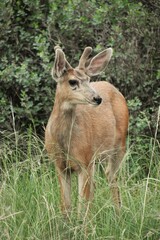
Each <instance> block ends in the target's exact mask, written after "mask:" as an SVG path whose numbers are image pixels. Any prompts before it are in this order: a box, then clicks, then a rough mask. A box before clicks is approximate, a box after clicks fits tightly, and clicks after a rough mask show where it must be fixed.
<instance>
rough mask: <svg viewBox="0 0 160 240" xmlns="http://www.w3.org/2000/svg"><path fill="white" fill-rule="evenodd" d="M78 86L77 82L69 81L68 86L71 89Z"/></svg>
mask: <svg viewBox="0 0 160 240" xmlns="http://www.w3.org/2000/svg"><path fill="white" fill-rule="evenodd" d="M78 84H79V82H78V81H77V80H74V79H73V80H69V85H70V86H71V87H72V88H76V87H78Z"/></svg>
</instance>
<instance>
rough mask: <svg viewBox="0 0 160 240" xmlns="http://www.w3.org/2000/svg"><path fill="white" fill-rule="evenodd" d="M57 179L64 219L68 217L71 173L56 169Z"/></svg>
mask: <svg viewBox="0 0 160 240" xmlns="http://www.w3.org/2000/svg"><path fill="white" fill-rule="evenodd" d="M58 179H59V183H60V192H61V209H62V213H63V214H64V216H65V217H69V212H70V210H71V173H69V172H67V171H66V170H63V171H62V170H60V169H58Z"/></svg>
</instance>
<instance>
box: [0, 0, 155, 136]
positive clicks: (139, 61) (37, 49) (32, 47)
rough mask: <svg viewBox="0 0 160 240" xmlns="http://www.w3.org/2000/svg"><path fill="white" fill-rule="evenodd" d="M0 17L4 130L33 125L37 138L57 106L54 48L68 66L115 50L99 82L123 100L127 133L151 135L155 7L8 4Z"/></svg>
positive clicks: (124, 3) (57, 0)
mask: <svg viewBox="0 0 160 240" xmlns="http://www.w3.org/2000/svg"><path fill="white" fill-rule="evenodd" d="M62 6H63V7H62ZM0 9H1V13H0V20H1V21H0V28H1V31H0V52H1V59H0V107H1V109H0V111H1V116H0V124H1V129H3V130H6V129H7V130H12V129H13V115H14V117H15V125H16V129H17V130H20V129H21V130H22V129H24V128H26V127H27V126H29V125H30V124H31V125H34V127H35V128H36V130H38V132H39V131H40V130H42V127H43V125H45V124H46V121H47V118H48V115H49V113H50V111H51V108H52V104H53V100H54V84H53V80H52V78H51V76H50V69H51V67H52V64H53V60H54V51H53V47H54V46H55V44H57V43H59V44H60V45H61V46H62V47H63V48H64V51H65V52H66V55H67V56H68V59H69V61H70V62H71V64H73V65H75V64H76V62H77V60H78V58H79V56H80V54H81V52H82V50H83V49H84V47H85V46H88V45H89V46H92V47H93V48H94V51H95V52H98V51H100V50H102V49H104V48H106V47H107V46H112V47H113V49H114V55H113V58H112V61H111V62H110V65H109V66H108V69H107V71H106V73H105V74H103V76H101V78H102V79H107V80H108V81H110V82H111V83H113V84H114V85H115V86H117V87H118V88H119V89H120V91H121V92H122V93H123V94H124V95H125V97H126V99H127V100H128V105H129V107H130V111H131V115H132V117H131V118H132V120H133V121H132V126H133V127H132V130H134V131H135V133H136V134H137V133H138V134H140V133H142V134H144V133H145V134H149V135H150V136H153V135H154V127H155V124H154V123H155V119H156V114H157V110H158V105H159V96H160V84H159V80H160V57H159V56H160V52H159V49H160V41H159V38H160V35H159V34H160V25H159V20H160V3H159V1H158V0H157V1H144V0H143V1H129V0H125V1H122V0H116V1H103V0H102V1H94V0H93V1H83V0H81V1H80V0H75V1H65V0H63V1H60V0H55V1H49V0H41V1H39V0H35V1H31V0H23V1H22V0H17V1H8V0H5V1H1V3H0ZM135 119H136V120H135ZM148 124H149V125H150V128H148ZM135 127H138V129H139V130H138V132H137V131H136V130H135V129H137V128H135Z"/></svg>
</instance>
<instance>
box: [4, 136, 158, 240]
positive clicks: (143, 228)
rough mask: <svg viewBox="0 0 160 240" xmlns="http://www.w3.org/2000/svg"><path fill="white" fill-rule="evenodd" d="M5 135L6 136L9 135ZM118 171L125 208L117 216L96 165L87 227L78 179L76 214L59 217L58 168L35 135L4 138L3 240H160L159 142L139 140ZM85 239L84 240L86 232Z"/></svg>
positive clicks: (105, 184)
mask: <svg viewBox="0 0 160 240" xmlns="http://www.w3.org/2000/svg"><path fill="white" fill-rule="evenodd" d="M3 135H6V134H5V133H4V134H3ZM139 139H140V140H138V141H137V142H135V143H134V144H133V145H132V146H130V147H128V152H127V155H126V158H125V160H124V163H123V165H122V168H121V170H120V171H119V186H120V191H121V195H122V200H123V205H122V210H121V213H120V216H119V217H117V216H116V214H115V211H114V206H113V203H112V199H111V195H110V191H109V186H108V183H107V182H106V181H105V177H104V176H103V174H102V172H101V169H100V168H99V166H97V172H96V175H95V182H96V189H95V196H94V201H93V204H92V209H91V212H90V214H89V218H88V220H87V222H85V223H84V222H83V219H82V220H81V221H80V220H79V219H77V212H76V205H77V178H76V175H73V178H72V186H73V187H72V190H73V192H72V203H73V210H72V213H71V217H70V219H69V220H68V221H66V220H64V219H63V217H62V215H61V212H60V196H59V185H58V180H57V176H56V173H55V170H54V165H53V163H52V162H50V161H49V160H48V157H47V156H46V153H45V151H44V149H43V142H42V141H41V140H40V139H39V138H38V137H37V136H35V135H34V134H33V133H32V132H31V131H29V132H28V133H27V134H26V135H23V136H22V135H18V134H13V135H7V136H6V137H5V138H4V137H3V138H2V139H1V144H0V161H1V182H0V239H1V240H8V239H10V240H24V239H27V240H42V239H44V240H52V239H55V240H58V239H59V240H63V239H75V240H80V239H93V240H94V239H95V240H97V239H114V240H119V239H124V240H131V239H133V240H140V239H146V240H151V239H155V240H158V239H160V161H159V142H158V140H157V139H148V138H146V137H145V138H144V137H142V138H139ZM86 228H87V237H86V238H85V229H86Z"/></svg>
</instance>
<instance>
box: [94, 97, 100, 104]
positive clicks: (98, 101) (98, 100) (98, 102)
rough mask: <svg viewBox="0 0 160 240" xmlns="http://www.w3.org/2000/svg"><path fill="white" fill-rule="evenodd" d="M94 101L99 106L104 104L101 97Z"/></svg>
mask: <svg viewBox="0 0 160 240" xmlns="http://www.w3.org/2000/svg"><path fill="white" fill-rule="evenodd" d="M93 100H94V102H96V103H97V105H99V104H101V102H102V98H101V97H94V98H93Z"/></svg>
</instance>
